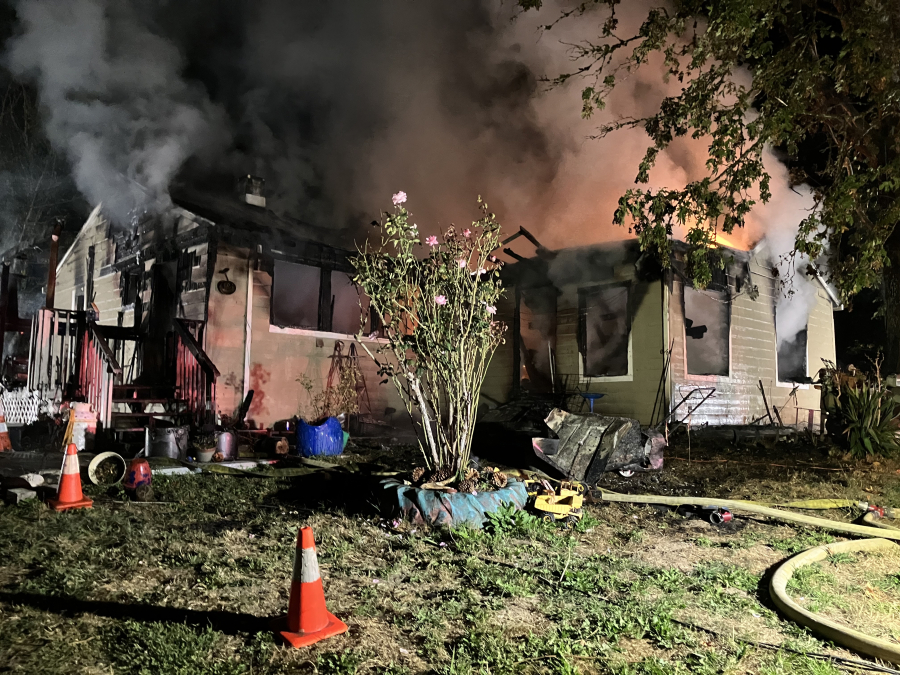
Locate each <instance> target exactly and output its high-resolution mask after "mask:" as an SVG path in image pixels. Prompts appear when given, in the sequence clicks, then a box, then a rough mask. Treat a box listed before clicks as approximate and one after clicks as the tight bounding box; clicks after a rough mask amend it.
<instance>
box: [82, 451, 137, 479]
mask: <svg viewBox="0 0 900 675" xmlns="http://www.w3.org/2000/svg"><path fill="white" fill-rule="evenodd" d="M106 460H112V461H113V462H114V466H115V474H114V475H107V476H100V475H98V472H97V469H99V467H100V465H101V464H103V463H104V462H106ZM127 468H128V465H127V464H126V462H125V458H124V457H122V455H120V454H118V453H115V452H101V453H100V454H99V455H97V456H96V457H94V459H92V460H91V463H90V464H88V478H90V479H91V482H92V483H93V484H94V485H115V484H116V483H119V482H120V481H121V480H122V479H123V478H125V471H126V469H127Z"/></svg>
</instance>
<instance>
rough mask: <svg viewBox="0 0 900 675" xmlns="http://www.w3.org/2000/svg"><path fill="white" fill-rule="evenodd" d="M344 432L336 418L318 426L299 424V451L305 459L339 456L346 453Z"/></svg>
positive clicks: (300, 422) (301, 421) (331, 418)
mask: <svg viewBox="0 0 900 675" xmlns="http://www.w3.org/2000/svg"><path fill="white" fill-rule="evenodd" d="M345 442H346V441H345V440H344V430H343V429H342V428H341V423H340V422H338V420H337V418H336V417H329V418H327V419H326V420H325V421H323V422H320V423H318V424H308V423H306V422H304V421H303V420H300V421H299V422H298V423H297V451H298V452H299V453H300V454H301V455H302V456H304V457H316V456H320V455H339V454H341V452H343V451H344V444H345Z"/></svg>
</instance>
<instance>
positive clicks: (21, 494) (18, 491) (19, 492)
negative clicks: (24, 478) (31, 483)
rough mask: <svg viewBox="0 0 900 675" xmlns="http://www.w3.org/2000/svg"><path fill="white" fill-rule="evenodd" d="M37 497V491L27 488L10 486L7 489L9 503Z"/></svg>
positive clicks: (7, 501) (17, 502)
mask: <svg viewBox="0 0 900 675" xmlns="http://www.w3.org/2000/svg"><path fill="white" fill-rule="evenodd" d="M35 497H37V492H35V491H34V490H28V489H26V488H10V489H9V490H7V491H6V503H7V504H19V503H21V502H24V501H26V500H28V499H34V498H35Z"/></svg>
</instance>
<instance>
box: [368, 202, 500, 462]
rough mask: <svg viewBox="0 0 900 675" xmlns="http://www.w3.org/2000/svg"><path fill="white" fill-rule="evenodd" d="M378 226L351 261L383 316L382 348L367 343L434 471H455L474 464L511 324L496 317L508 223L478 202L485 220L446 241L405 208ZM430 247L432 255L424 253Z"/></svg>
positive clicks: (388, 215)
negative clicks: (488, 391) (490, 379)
mask: <svg viewBox="0 0 900 675" xmlns="http://www.w3.org/2000/svg"><path fill="white" fill-rule="evenodd" d="M393 202H394V206H395V210H394V212H393V213H386V214H385V218H384V222H383V223H382V224H381V225H379V227H380V229H381V232H382V237H381V245H380V246H379V247H377V248H375V249H370V248H369V246H368V244H367V245H366V247H365V248H363V249H362V250H361V251H360V253H359V255H358V256H357V257H356V258H354V259H353V260H352V263H353V265H354V266H355V267H356V272H357V273H356V276H355V277H354V279H353V281H354V283H356V284H358V285H359V286H360V287H361V288H362V289H363V290H364V291H365V293H366V295H368V296H369V299H370V302H371V306H372V307H373V308H374V309H375V314H376V315H377V316H378V317H380V318H381V320H382V321H383V322H384V339H385V342H384V344H382V345H381V346H380V347H379V348H378V349H377V350H376V353H375V354H373V353H372V351H371V350H370V349H369V347H368V346H367V345H366V343H365V342H364V341H363V337H362V331H360V335H359V336H358V339H359V340H360V344H361V345H362V346H363V348H364V349H365V350H366V352H367V353H368V354H369V356H371V357H372V359H373V360H374V361H375V363H376V364H377V366H378V372H379V374H380V375H382V376H383V377H385V378H386V381H387V380H389V381H391V382H393V384H394V386H395V387H396V389H397V392H398V393H399V394H400V397H401V399H402V400H403V402H404V404H405V407H406V410H407V412H408V413H409V415H410V417H411V419H412V421H413V424H414V426H415V427H416V430H417V431H418V432H419V447H420V449H421V451H422V454H423V456H424V457H425V462H426V464H427V465H428V467H429V468H431V469H435V468H438V467H449V468H450V470H451V471H452V472H453V473H454V474H460V473H461V472H463V471H464V470H465V469H466V468H467V467H468V464H469V455H470V451H471V446H472V430H473V427H474V424H475V412H476V409H477V406H478V397H479V392H480V391H481V384H482V382H483V381H484V376H485V373H486V372H487V368H488V365H489V364H490V362H491V358H492V356H493V354H494V351H495V350H496V348H497V346H498V345H500V344H501V343H502V342H503V334H504V332H505V330H506V326H505V325H504V324H503V323H502V322H500V321H497V320H496V319H495V314H496V312H497V300H498V299H499V298H500V296H501V294H502V288H501V283H500V266H501V263H500V261H499V260H497V258H495V257H494V256H493V254H492V251H494V250H495V249H497V248H498V247H499V246H500V225H499V224H498V223H497V221H496V218H495V216H494V214H492V213H490V212H489V211H488V207H487V204H485V203H484V202H483V201H482V200H481V198H480V197H479V198H478V203H479V208H480V210H481V218H479V219H478V220H477V221H475V222H473V223H472V226H471V227H470V228H466V229H464V230H457V229H456V228H455V227H453V226H451V227H449V228H448V229H447V230H446V231H444V233H443V234H442V236H441V237H440V239H439V238H438V237H437V236H430V237H428V238H427V239H425V241H424V242H422V241H421V240H420V238H419V231H418V228H417V226H416V224H415V223H412V224H411V223H410V222H409V219H410V214H409V212H408V211H407V210H406V208H405V207H404V206H403V204H404V203H405V202H406V194H405V193H403V192H398V193H397V194H395V195H394V198H393ZM423 243H424V244H425V246H426V247H427V248H426V255H425V256H424V257H422V256H420V255H418V251H417V249H418V247H420V246H421V245H422V244H423Z"/></svg>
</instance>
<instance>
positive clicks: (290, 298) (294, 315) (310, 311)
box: [272, 260, 321, 329]
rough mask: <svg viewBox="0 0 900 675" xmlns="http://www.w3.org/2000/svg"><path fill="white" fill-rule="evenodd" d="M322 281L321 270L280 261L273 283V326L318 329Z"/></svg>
mask: <svg viewBox="0 0 900 675" xmlns="http://www.w3.org/2000/svg"><path fill="white" fill-rule="evenodd" d="M320 278H321V270H320V269H319V268H318V267H310V266H309V265H298V264H295V263H288V262H282V261H280V260H276V261H275V275H274V278H273V279H272V322H273V323H274V324H275V325H276V326H286V327H290V328H310V329H317V328H318V327H319V283H320Z"/></svg>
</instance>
